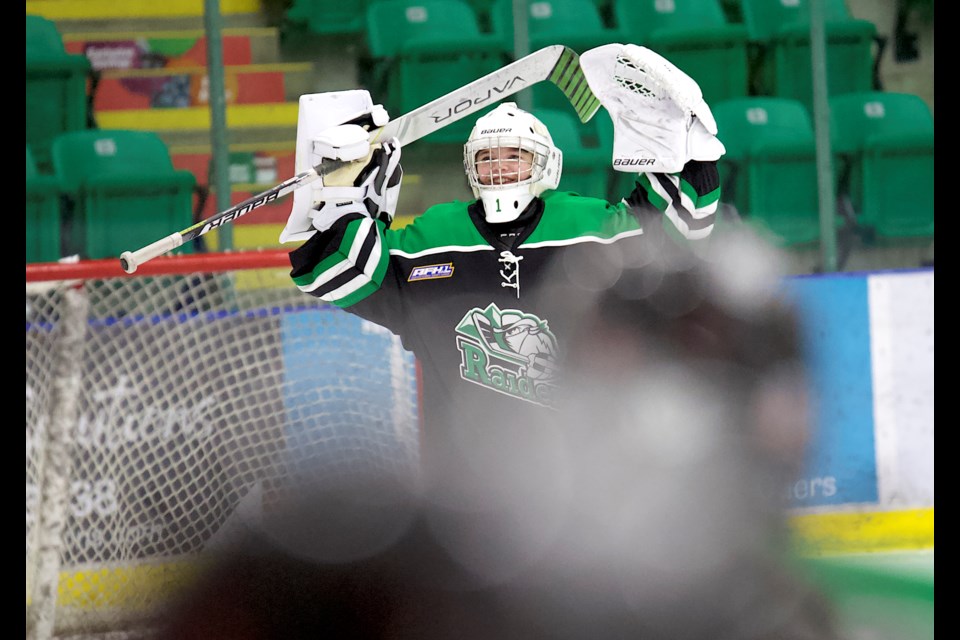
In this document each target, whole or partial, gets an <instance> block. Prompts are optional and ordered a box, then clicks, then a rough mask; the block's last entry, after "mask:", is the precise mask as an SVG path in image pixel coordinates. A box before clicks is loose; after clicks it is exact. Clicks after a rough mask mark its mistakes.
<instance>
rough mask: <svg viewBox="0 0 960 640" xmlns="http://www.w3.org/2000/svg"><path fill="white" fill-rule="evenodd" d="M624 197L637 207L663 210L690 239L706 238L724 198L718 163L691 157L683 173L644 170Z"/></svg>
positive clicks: (637, 208) (639, 208) (678, 229)
mask: <svg viewBox="0 0 960 640" xmlns="http://www.w3.org/2000/svg"><path fill="white" fill-rule="evenodd" d="M624 200H625V201H626V202H627V204H629V205H630V206H631V207H632V208H633V209H634V210H637V211H646V212H648V213H649V212H652V211H657V212H659V213H660V214H662V215H663V216H665V217H666V220H667V221H668V222H669V224H671V225H672V226H673V227H674V228H676V230H677V231H679V232H680V234H681V235H682V236H683V237H685V238H687V239H689V240H698V239H701V238H705V237H707V236H709V235H710V233H711V232H712V231H713V226H714V223H715V221H716V214H717V205H718V203H719V201H720V174H719V172H718V170H717V163H716V162H715V161H712V162H701V161H698V160H691V161H689V162H688V163H687V164H686V165H684V167H683V170H682V171H680V172H679V173H641V174H640V175H639V176H638V178H637V181H636V187H635V188H634V190H633V191H632V192H631V193H630V195H628V196H627V197H626V198H625V199H624Z"/></svg>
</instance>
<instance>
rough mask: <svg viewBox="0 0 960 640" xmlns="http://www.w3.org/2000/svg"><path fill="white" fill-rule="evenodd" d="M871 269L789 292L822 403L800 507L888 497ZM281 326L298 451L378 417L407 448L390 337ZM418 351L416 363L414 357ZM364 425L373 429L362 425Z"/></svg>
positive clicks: (330, 323) (332, 318)
mask: <svg viewBox="0 0 960 640" xmlns="http://www.w3.org/2000/svg"><path fill="white" fill-rule="evenodd" d="M869 277H870V275H869V274H865V273H862V274H830V275H815V276H795V277H788V278H785V279H784V289H785V291H786V293H787V296H788V297H789V298H791V299H792V300H794V301H795V303H796V308H797V310H798V312H799V314H800V320H801V328H802V331H803V340H804V349H805V351H806V354H805V355H806V358H807V362H808V365H809V366H808V373H809V376H810V394H811V400H812V403H813V409H814V411H813V420H814V424H813V433H812V437H811V441H810V443H809V448H808V456H807V459H806V461H805V464H804V467H803V471H802V473H801V475H800V476H799V477H798V478H797V480H796V481H795V482H794V483H793V484H792V485H791V486H790V487H789V488H788V490H789V501H790V505H791V506H792V507H798V508H802V507H817V506H828V505H841V504H855V503H877V502H878V499H879V496H878V493H879V492H878V480H877V458H876V452H875V443H874V416H873V406H874V402H873V400H874V398H873V385H872V367H871V355H870V324H869V299H868V278H869ZM281 331H282V333H283V345H284V346H283V349H284V358H285V370H286V374H285V375H286V381H285V382H286V384H285V385H284V389H285V403H286V409H287V412H288V425H289V426H288V434H287V435H288V438H289V440H288V446H289V447H290V448H291V450H292V451H293V452H294V453H295V455H302V456H304V457H313V458H316V457H317V455H318V453H320V454H323V455H327V456H329V457H330V459H331V460H332V459H333V457H335V456H337V455H342V452H343V451H345V450H353V449H355V447H361V446H364V445H363V443H358V442H354V441H353V440H355V439H356V438H357V437H358V432H359V433H362V432H363V431H364V430H366V431H367V432H368V433H369V432H370V430H371V425H370V424H369V423H371V422H373V423H374V425H373V426H374V427H375V429H374V431H376V430H377V429H379V431H380V432H382V433H381V434H380V435H378V436H377V438H378V439H379V438H381V437H382V438H385V441H384V442H378V443H377V447H378V448H380V449H383V453H384V455H388V454H389V453H390V452H389V449H390V448H391V447H393V446H397V447H402V443H399V442H394V443H391V442H390V438H391V437H392V436H391V434H392V432H393V430H392V424H391V421H392V418H391V415H390V402H391V396H390V392H389V389H390V377H389V375H390V371H389V364H388V358H387V355H386V354H388V353H389V349H390V336H389V335H387V334H385V333H376V332H374V333H370V332H369V331H365V330H364V322H363V321H362V320H360V319H358V318H356V317H354V316H352V315H351V314H348V313H345V312H343V311H341V310H337V309H320V310H310V311H304V312H296V313H286V314H283V320H282V327H281ZM317 341H320V342H321V343H324V344H322V345H321V346H330V347H331V348H330V349H322V351H321V352H322V353H323V355H322V356H321V358H322V359H321V360H318V356H317V350H316V346H317ZM408 357H409V358H410V361H409V363H408V365H409V366H411V367H412V366H413V364H412V362H413V361H412V356H409V354H408ZM371 363H374V364H372V365H371ZM377 363H382V366H377ZM344 375H347V379H344ZM415 393H416V390H415V389H411V394H415ZM321 395H322V396H323V399H324V401H325V403H324V404H323V410H322V412H321V413H320V414H318V413H317V409H316V406H317V405H316V401H317V400H318V399H319V398H320V396H321ZM413 398H414V399H415V395H413ZM338 415H339V416H342V418H341V419H337V418H336V416H338ZM361 420H362V421H364V424H361V423H360V422H359V421H361ZM359 426H363V427H364V428H365V429H364V430H358V429H357V427H359ZM318 432H320V436H319V438H318V435H317V433H318ZM318 441H319V444H318ZM331 443H334V444H331ZM366 446H367V447H369V443H367V445H366ZM318 448H319V449H318Z"/></svg>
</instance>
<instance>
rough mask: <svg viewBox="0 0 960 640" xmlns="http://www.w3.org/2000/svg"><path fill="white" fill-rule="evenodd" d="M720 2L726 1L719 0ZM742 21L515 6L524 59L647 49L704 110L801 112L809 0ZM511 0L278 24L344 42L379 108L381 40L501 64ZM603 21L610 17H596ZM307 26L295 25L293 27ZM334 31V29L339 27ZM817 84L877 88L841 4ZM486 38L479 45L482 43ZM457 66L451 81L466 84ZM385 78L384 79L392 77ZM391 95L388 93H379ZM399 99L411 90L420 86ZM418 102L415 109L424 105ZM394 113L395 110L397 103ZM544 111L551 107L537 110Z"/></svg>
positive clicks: (304, 16) (744, 6) (571, 2)
mask: <svg viewBox="0 0 960 640" xmlns="http://www.w3.org/2000/svg"><path fill="white" fill-rule="evenodd" d="M726 2H729V0H726ZM736 2H737V3H738V9H739V10H738V12H737V13H738V14H739V15H741V16H742V22H734V21H732V20H731V19H730V14H731V10H730V9H729V8H728V7H727V6H726V4H725V0H609V1H608V2H598V1H597V0H531V1H530V2H527V3H524V5H525V6H526V15H525V16H523V18H524V21H525V23H526V27H527V31H528V33H527V41H528V45H529V49H530V50H536V49H539V48H541V47H543V46H547V45H550V44H564V45H567V46H570V47H571V48H573V49H574V50H576V51H578V52H583V51H585V50H586V49H589V48H592V47H594V46H598V45H601V44H605V43H609V42H631V43H635V44H641V45H644V46H648V47H650V48H652V49H654V50H655V51H657V52H659V53H661V54H662V55H664V56H665V57H667V58H668V59H670V60H671V61H672V62H674V64H676V65H677V66H678V67H680V68H681V69H683V70H684V71H686V72H687V73H688V74H690V75H691V76H692V77H693V78H694V79H696V80H697V81H698V82H699V83H700V85H701V88H702V89H703V92H704V96H705V98H706V99H707V100H708V101H716V100H725V99H728V98H733V97H740V96H746V95H776V96H780V97H788V98H796V99H798V100H801V101H803V102H805V103H806V104H807V105H808V106H811V105H812V100H813V87H812V79H811V78H812V66H811V54H810V2H809V0H792V1H790V2H779V1H775V0H736ZM515 4H516V3H515V2H514V0H484V1H481V0H365V2H358V3H354V4H350V3H343V2H332V1H331V0H297V2H295V3H294V5H293V6H291V8H290V10H289V12H288V17H289V16H290V15H293V16H295V17H296V18H297V19H298V20H301V21H303V20H306V21H307V22H309V23H310V24H313V25H314V27H312V28H315V29H317V33H318V34H328V33H332V32H335V31H336V30H337V29H338V28H341V29H343V30H345V31H348V32H351V33H355V34H356V35H357V37H358V38H359V39H360V41H361V42H360V44H361V45H362V46H363V47H365V48H366V50H367V53H368V54H369V58H370V60H369V65H370V66H371V67H372V68H374V69H375V74H374V77H373V78H365V79H369V80H370V82H369V85H370V86H369V88H371V89H372V90H374V91H382V92H384V93H385V94H386V97H384V98H383V99H384V100H386V101H388V102H389V101H390V100H392V99H393V96H394V95H395V93H396V92H397V91H401V90H404V89H401V88H399V87H405V86H406V84H407V82H406V81H405V80H404V79H401V78H399V77H397V76H402V75H404V74H403V72H402V70H401V71H397V69H402V66H403V59H404V56H405V55H411V54H410V53H409V52H403V51H399V49H398V47H391V46H388V44H387V43H389V42H390V41H396V42H405V43H408V44H407V46H408V47H409V48H412V49H415V50H416V51H417V53H418V55H419V56H420V57H423V56H424V55H427V54H428V53H430V50H431V49H432V48H435V49H436V51H435V53H436V55H444V54H447V55H449V52H448V51H445V48H447V49H448V48H449V41H450V40H453V39H456V40H459V41H460V42H461V43H462V45H463V47H464V54H467V53H471V55H473V57H476V56H478V55H479V54H478V53H477V51H479V50H484V49H486V50H487V52H488V53H489V54H490V57H493V58H495V57H497V56H499V57H500V58H501V59H502V60H505V59H510V57H511V56H512V55H513V52H514V24H515V23H516V17H517V16H515V15H514V11H515V10H516V8H515ZM607 14H609V16H610V17H609V18H605V16H606V15H607ZM304 24H306V23H304ZM338 24H339V25H340V26H339V27H338ZM824 32H825V35H824V37H825V46H826V49H827V65H826V66H827V68H826V74H827V81H828V89H829V92H830V94H831V95H834V94H838V93H844V92H857V91H867V90H871V89H878V88H880V87H879V79H878V74H877V72H876V67H877V61H878V59H879V53H880V52H879V49H878V47H879V42H880V41H879V39H878V37H877V29H876V26H875V25H874V24H873V23H872V22H870V21H868V20H860V19H856V18H854V17H853V16H852V14H851V13H850V12H849V10H848V8H847V5H846V2H845V0H825V2H824ZM488 36H489V37H488ZM478 71H480V69H478V68H477V67H476V66H472V65H470V64H464V66H463V67H462V69H460V70H459V71H458V72H459V74H460V76H461V77H462V78H471V77H477V76H476V75H471V74H475V73H476V72H478ZM391 74H393V75H392V76H391ZM388 80H389V84H390V86H389V87H387V86H386V84H388ZM410 82H413V84H414V86H413V87H412V88H410V89H409V90H408V91H407V93H410V92H411V91H416V90H417V89H419V88H422V83H420V84H418V83H416V81H410ZM430 93H431V95H427V96H423V97H422V99H421V100H420V101H419V103H418V104H422V103H423V102H425V101H426V100H427V99H430V98H432V97H435V96H436V95H439V94H436V92H430ZM395 103H396V104H401V103H403V100H396V101H395ZM545 106H555V105H545Z"/></svg>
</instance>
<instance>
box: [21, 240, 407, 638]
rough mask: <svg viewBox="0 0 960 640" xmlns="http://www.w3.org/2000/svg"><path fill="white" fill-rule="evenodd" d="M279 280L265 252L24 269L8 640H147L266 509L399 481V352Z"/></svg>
mask: <svg viewBox="0 0 960 640" xmlns="http://www.w3.org/2000/svg"><path fill="white" fill-rule="evenodd" d="M288 273H289V262H288V260H287V257H286V252H284V251H280V250H277V251H257V252H250V253H227V254H198V255H182V256H167V257H163V258H159V259H157V260H154V261H151V262H150V263H147V264H145V265H143V266H142V267H141V268H140V269H139V270H138V272H137V273H136V274H134V275H127V274H125V273H123V272H122V271H121V269H120V266H119V262H118V261H117V260H98V261H85V262H79V263H75V264H59V263H58V264H43V265H28V267H27V288H26V355H27V358H26V369H27V376H26V381H27V402H26V407H27V408H26V415H27V437H26V445H27V446H26V472H27V473H26V475H27V498H26V505H27V506H26V509H27V526H26V551H27V553H26V583H27V629H28V637H36V638H44V637H66V636H77V635H82V636H90V637H96V636H97V634H100V635H108V636H110V637H138V635H149V632H148V630H149V629H150V628H151V627H155V626H156V620H155V617H156V616H157V615H159V614H160V612H161V611H162V608H163V606H164V605H165V604H166V603H168V602H169V601H170V598H171V597H174V596H175V595H176V593H177V590H178V589H179V588H181V587H182V586H183V585H184V583H185V580H188V579H189V576H190V575H191V573H190V572H191V570H192V568H193V567H195V566H196V565H197V564H198V559H199V558H202V556H203V553H204V552H205V551H206V550H209V549H212V548H216V547H217V546H218V545H222V544H226V543H228V542H229V539H230V536H231V535H235V534H236V533H237V532H240V531H243V529H244V527H245V526H249V525H250V523H251V522H253V523H255V522H256V520H257V518H262V517H263V505H264V504H265V503H266V502H269V500H270V496H278V495H282V492H283V490H284V488H285V487H289V486H291V485H292V484H295V483H296V482H298V481H301V480H305V479H307V480H308V481H309V482H314V483H315V482H324V481H325V480H327V479H329V480H331V481H333V480H336V481H337V482H342V481H343V480H344V479H349V478H350V477H351V475H352V474H365V473H368V472H371V471H375V472H376V473H379V474H383V473H389V474H397V475H398V476H400V475H408V474H411V473H415V472H416V468H417V463H418V441H417V437H418V421H417V383H416V380H417V375H416V363H415V361H414V359H413V357H412V355H411V354H409V353H408V352H406V351H404V350H403V348H402V346H401V345H400V343H399V340H398V339H397V338H396V337H395V336H393V335H392V334H390V333H389V332H387V331H386V330H384V329H382V328H380V327H377V326H375V325H372V324H370V323H367V322H364V321H362V320H359V319H358V318H356V317H354V316H352V315H350V314H348V313H346V312H344V311H342V310H340V309H337V308H334V307H331V306H328V305H325V304H324V303H322V302H321V301H319V300H316V299H314V298H312V297H311V296H308V295H306V294H303V293H301V292H300V291H299V290H297V289H296V287H295V286H294V285H293V284H292V282H291V281H290V279H289V276H288V275H287V274H288ZM118 634H120V635H119V636H118Z"/></svg>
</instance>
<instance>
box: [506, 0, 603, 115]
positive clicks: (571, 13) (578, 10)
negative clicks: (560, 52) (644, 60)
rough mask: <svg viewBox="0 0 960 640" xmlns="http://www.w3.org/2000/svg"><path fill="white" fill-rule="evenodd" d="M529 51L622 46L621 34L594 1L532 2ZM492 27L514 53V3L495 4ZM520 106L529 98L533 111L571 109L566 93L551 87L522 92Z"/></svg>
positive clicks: (519, 100)
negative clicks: (620, 44) (604, 21)
mask: <svg viewBox="0 0 960 640" xmlns="http://www.w3.org/2000/svg"><path fill="white" fill-rule="evenodd" d="M526 19H527V34H528V48H529V50H530V51H537V50H539V49H542V48H543V47H548V46H550V45H555V44H562V45H566V46H568V47H570V48H571V49H573V50H574V51H576V52H577V53H583V52H584V51H586V50H588V49H592V48H593V47H598V46H600V45H604V44H608V43H611V42H618V38H619V34H618V33H617V32H615V31H613V30H611V29H608V28H607V27H606V25H605V24H604V23H603V19H602V17H601V15H600V10H599V8H598V7H597V5H596V3H595V2H594V1H593V0H532V1H531V2H530V3H529V4H528V9H527V16H526ZM491 24H492V30H493V33H494V35H495V36H496V37H497V38H499V40H500V43H501V45H500V46H501V47H502V48H503V49H504V50H506V51H510V52H512V51H514V20H513V0H495V1H494V5H493V8H492V10H491ZM519 95H520V96H521V97H519V98H518V104H519V103H522V101H523V100H524V99H525V98H529V104H528V106H530V107H531V108H544V109H558V110H563V109H570V103H569V101H568V100H567V98H566V96H564V95H563V92H562V91H561V90H560V89H558V88H557V87H556V86H555V85H553V84H551V83H541V84H537V85H534V86H533V87H532V88H531V89H530V93H529V94H526V93H525V92H521V94H519Z"/></svg>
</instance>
